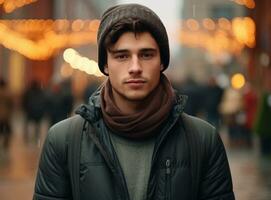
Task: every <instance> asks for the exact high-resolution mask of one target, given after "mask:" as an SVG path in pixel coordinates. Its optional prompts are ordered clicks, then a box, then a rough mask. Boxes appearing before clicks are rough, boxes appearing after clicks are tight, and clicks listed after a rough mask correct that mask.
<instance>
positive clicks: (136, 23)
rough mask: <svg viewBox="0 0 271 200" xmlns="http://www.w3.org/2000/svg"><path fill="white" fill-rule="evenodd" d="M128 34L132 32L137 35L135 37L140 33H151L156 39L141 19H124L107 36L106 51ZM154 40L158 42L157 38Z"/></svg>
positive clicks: (104, 45) (105, 41) (104, 44)
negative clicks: (124, 34) (123, 35)
mask: <svg viewBox="0 0 271 200" xmlns="http://www.w3.org/2000/svg"><path fill="white" fill-rule="evenodd" d="M126 32H132V33H134V34H135V36H137V34H139V33H143V32H149V33H150V34H151V35H152V36H153V37H154V35H153V34H152V32H151V30H150V28H148V27H147V25H146V24H144V23H143V22H141V21H140V20H139V19H136V18H128V19H123V20H120V21H119V22H118V23H116V24H115V25H114V26H113V27H112V29H111V30H110V31H109V32H108V34H107V35H106V37H105V40H104V43H103V47H104V49H109V48H110V47H111V46H112V45H114V44H115V43H116V42H117V41H118V39H119V38H120V36H121V35H122V34H123V33H126ZM154 39H155V40H156V38H155V37H154ZM156 42H157V40H156ZM157 43H158V42H157Z"/></svg>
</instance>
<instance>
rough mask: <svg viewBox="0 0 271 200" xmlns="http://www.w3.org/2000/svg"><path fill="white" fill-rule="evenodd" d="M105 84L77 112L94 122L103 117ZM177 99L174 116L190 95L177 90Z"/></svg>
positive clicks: (179, 111)
mask: <svg viewBox="0 0 271 200" xmlns="http://www.w3.org/2000/svg"><path fill="white" fill-rule="evenodd" d="M102 87H103V84H102V85H101V86H100V87H99V88H98V89H97V90H96V91H95V92H94V93H93V94H92V95H91V96H90V98H89V101H88V104H82V105H80V106H79V107H78V108H77V109H76V110H75V113H76V114H79V115H81V116H82V117H83V118H84V119H86V120H87V121H89V122H91V123H94V122H96V121H98V120H99V119H100V118H101V117H102V112H101V96H100V94H101V89H102ZM175 96H176V101H175V103H174V105H173V108H172V116H173V117H177V116H179V115H180V114H181V113H182V112H183V111H184V108H185V105H186V101H187V99H188V97H187V96H186V95H180V94H178V92H177V91H176V90H175Z"/></svg>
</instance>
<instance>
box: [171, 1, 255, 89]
mask: <svg viewBox="0 0 271 200" xmlns="http://www.w3.org/2000/svg"><path fill="white" fill-rule="evenodd" d="M253 9H255V2H254V1H253V0H248V1H239V0H238V1H237V0H236V1H235V0H222V1H216V0H206V1H200V0H192V1H188V0H184V1H183V7H182V10H181V21H180V23H181V30H180V36H179V42H180V45H181V51H180V54H179V55H177V56H176V58H175V59H174V66H175V68H174V74H173V76H177V75H179V77H177V78H175V79H182V78H186V77H190V78H192V79H195V80H196V81H198V82H206V81H208V79H209V78H210V76H215V77H222V78H224V79H221V80H222V82H223V81H224V85H226V80H225V77H227V78H228V84H229V83H230V78H231V76H233V75H234V74H235V73H243V74H245V73H246V70H247V69H246V67H247V63H248V55H247V51H248V49H251V48H253V47H254V46H255V22H254V21H253V20H252V18H251V17H250V15H249V12H251V10H253ZM220 75H221V76H220Z"/></svg>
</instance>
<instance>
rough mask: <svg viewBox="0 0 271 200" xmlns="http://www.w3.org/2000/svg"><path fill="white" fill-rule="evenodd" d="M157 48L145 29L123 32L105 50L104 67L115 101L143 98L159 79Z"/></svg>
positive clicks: (159, 60)
mask: <svg viewBox="0 0 271 200" xmlns="http://www.w3.org/2000/svg"><path fill="white" fill-rule="evenodd" d="M162 69H163V67H162V65H161V59H160V51H159V47H158V45H157V43H156V41H155V39H154V38H153V37H152V36H151V34H150V33H148V32H143V33H138V34H137V35H135V34H134V33H132V32H127V33H124V34H123V35H121V36H120V38H119V39H118V41H117V42H116V43H115V44H114V45H113V46H112V47H111V48H110V50H107V66H105V72H106V73H107V74H108V75H109V79H110V82H111V85H112V90H113V96H114V100H115V101H116V103H118V102H119V103H125V102H127V101H130V102H140V101H142V100H144V99H145V98H146V97H147V96H148V95H149V94H150V92H151V91H153V89H155V87H156V86H157V85H158V83H159V81H160V71H161V70H162Z"/></svg>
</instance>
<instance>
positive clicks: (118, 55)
mask: <svg viewBox="0 0 271 200" xmlns="http://www.w3.org/2000/svg"><path fill="white" fill-rule="evenodd" d="M128 57H129V55H128V54H124V53H122V54H115V56H114V58H115V59H117V60H120V61H122V60H126V59H127V58H128Z"/></svg>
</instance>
